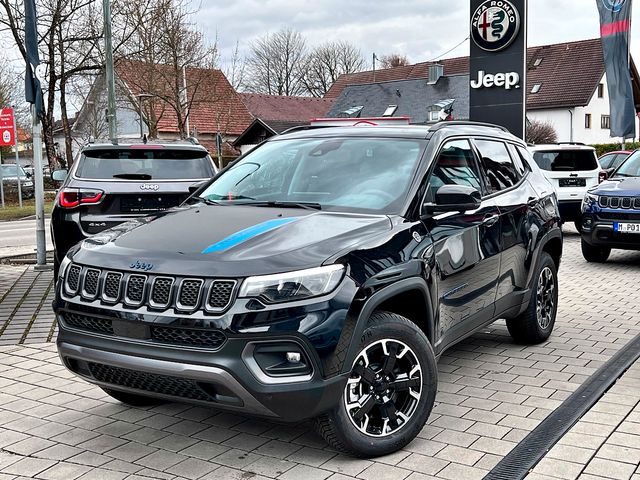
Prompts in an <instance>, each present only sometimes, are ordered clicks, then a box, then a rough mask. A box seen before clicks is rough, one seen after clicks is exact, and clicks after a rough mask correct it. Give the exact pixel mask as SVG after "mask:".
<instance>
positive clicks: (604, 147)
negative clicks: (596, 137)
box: [591, 142, 640, 157]
mask: <svg viewBox="0 0 640 480" xmlns="http://www.w3.org/2000/svg"><path fill="white" fill-rule="evenodd" d="M591 146H592V147H594V148H595V149H596V153H597V155H598V157H601V156H602V155H604V154H605V153H609V152H615V151H616V150H621V149H622V145H621V144H620V143H599V144H596V145H591ZM636 148H640V142H631V143H625V144H624V149H625V150H630V151H633V150H635V149H636Z"/></svg>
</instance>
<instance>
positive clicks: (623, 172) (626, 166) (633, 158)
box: [612, 150, 640, 177]
mask: <svg viewBox="0 0 640 480" xmlns="http://www.w3.org/2000/svg"><path fill="white" fill-rule="evenodd" d="M612 176H613V177H640V150H636V151H635V152H633V153H632V154H631V155H629V158H627V159H626V160H625V162H624V163H623V164H622V165H620V166H619V167H618V169H617V170H616V171H615V172H613V175H612Z"/></svg>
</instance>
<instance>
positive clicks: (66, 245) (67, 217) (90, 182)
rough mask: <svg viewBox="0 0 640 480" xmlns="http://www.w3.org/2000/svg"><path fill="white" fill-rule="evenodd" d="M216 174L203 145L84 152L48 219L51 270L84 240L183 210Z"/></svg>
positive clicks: (61, 177)
mask: <svg viewBox="0 0 640 480" xmlns="http://www.w3.org/2000/svg"><path fill="white" fill-rule="evenodd" d="M215 173H216V167H215V164H214V163H213V160H212V159H211V157H210V156H209V154H208V153H207V150H206V149H205V148H204V147H202V146H201V145H193V144H191V143H189V144H151V143H149V144H140V145H137V144H120V145H113V144H93V145H90V146H88V147H86V148H84V149H83V151H82V154H81V155H80V158H79V159H78V161H77V162H75V164H74V165H73V167H72V169H71V172H70V174H67V171H66V170H57V171H55V172H53V174H52V178H53V180H56V181H62V182H63V183H62V185H61V187H60V189H59V190H58V194H57V196H56V199H55V202H54V207H53V212H52V215H51V237H52V239H53V244H54V249H55V253H54V270H55V271H56V272H57V270H58V268H59V265H60V262H61V261H62V259H63V258H64V256H65V255H66V253H67V251H68V250H69V249H70V248H71V247H72V246H73V245H75V244H76V243H78V242H79V241H81V240H84V239H85V238H88V237H90V236H91V235H95V234H96V233H100V232H102V231H104V230H107V229H109V228H111V227H114V226H117V225H120V224H121V223H123V222H126V221H129V220H132V219H135V218H139V217H143V216H146V215H150V214H153V213H157V212H161V211H164V210H167V209H169V208H171V207H175V206H177V205H179V204H181V203H182V202H183V201H184V200H185V199H186V198H187V197H188V196H189V194H190V193H191V191H190V189H191V190H193V188H194V186H197V185H199V184H200V183H202V182H204V181H205V180H209V179H211V177H213V176H214V174H215Z"/></svg>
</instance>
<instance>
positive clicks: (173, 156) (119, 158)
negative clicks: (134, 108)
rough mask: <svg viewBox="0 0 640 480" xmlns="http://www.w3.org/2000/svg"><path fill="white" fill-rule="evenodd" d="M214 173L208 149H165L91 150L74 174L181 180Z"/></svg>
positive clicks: (91, 177)
mask: <svg viewBox="0 0 640 480" xmlns="http://www.w3.org/2000/svg"><path fill="white" fill-rule="evenodd" d="M213 174H214V171H213V168H212V166H211V160H210V159H209V155H208V154H207V152H203V151H198V150H172V149H168V148H162V149H143V148H136V149H126V150H125V149H122V150H113V149H105V150H90V151H87V152H85V154H84V155H83V156H82V158H81V159H80V164H79V165H78V169H77V170H76V176H77V177H80V178H90V179H111V178H116V179H117V178H125V179H126V178H129V179H136V178H135V177H136V176H139V177H140V179H143V180H180V179H199V178H210V177H212V176H213ZM143 177H144V178H143Z"/></svg>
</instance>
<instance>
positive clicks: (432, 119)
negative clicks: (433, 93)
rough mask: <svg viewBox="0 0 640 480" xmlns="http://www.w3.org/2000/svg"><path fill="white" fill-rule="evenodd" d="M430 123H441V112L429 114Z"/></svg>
mask: <svg viewBox="0 0 640 480" xmlns="http://www.w3.org/2000/svg"><path fill="white" fill-rule="evenodd" d="M429 121H430V122H439V121H440V112H439V111H434V112H429Z"/></svg>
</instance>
